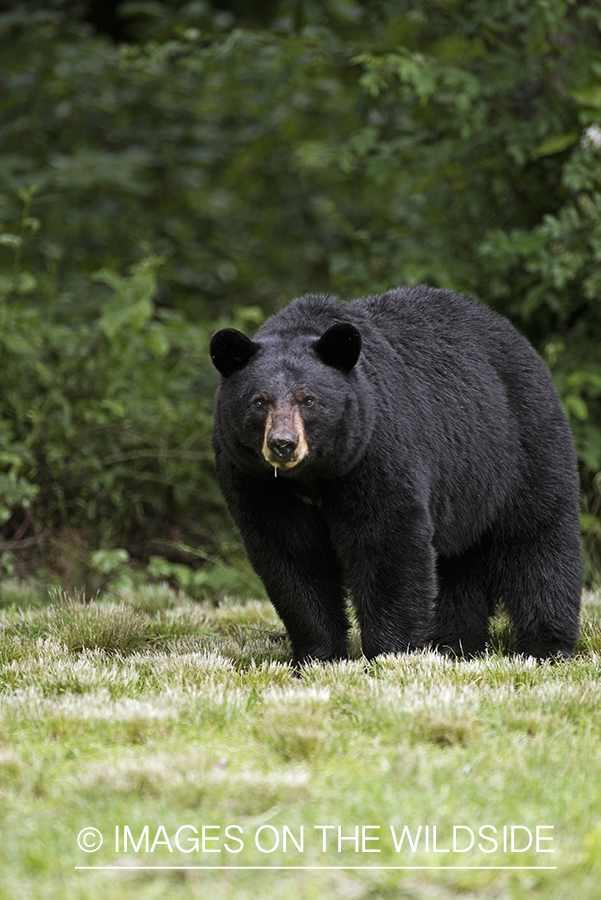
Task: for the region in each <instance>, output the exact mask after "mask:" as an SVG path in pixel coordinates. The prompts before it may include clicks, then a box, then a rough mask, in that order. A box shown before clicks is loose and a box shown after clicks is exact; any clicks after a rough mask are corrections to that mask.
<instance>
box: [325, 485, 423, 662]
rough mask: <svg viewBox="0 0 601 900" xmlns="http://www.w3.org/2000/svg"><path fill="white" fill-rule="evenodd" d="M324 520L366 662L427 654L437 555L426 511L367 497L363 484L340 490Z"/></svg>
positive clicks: (381, 495) (388, 497) (388, 495)
mask: <svg viewBox="0 0 601 900" xmlns="http://www.w3.org/2000/svg"><path fill="white" fill-rule="evenodd" d="M358 468H359V467H358ZM359 474H360V473H359V472H357V475H359ZM349 498H354V502H352V503H351V502H349ZM387 501H388V502H387ZM390 501H396V502H395V503H394V505H392V503H391V502H390ZM387 507H388V508H387ZM329 512H330V515H331V520H330V532H331V534H332V540H333V543H334V547H335V551H336V553H337V555H338V557H339V558H340V559H341V560H342V563H343V568H344V581H345V584H347V586H348V588H349V590H350V593H351V596H352V600H353V605H354V607H355V609H356V613H357V619H358V623H359V626H360V630H361V644H362V648H363V654H364V656H366V657H367V658H368V659H373V658H374V657H376V656H379V655H380V654H384V653H404V652H407V651H408V650H415V649H418V648H421V647H423V646H425V645H426V644H427V642H428V634H429V630H430V626H431V622H432V619H433V615H434V608H435V597H436V555H435V551H434V548H433V546H432V533H433V529H432V527H431V524H430V519H429V515H428V512H427V510H426V509H425V508H424V506H423V505H422V504H420V503H419V502H418V501H415V500H411V499H410V498H408V499H406V500H405V502H402V500H401V502H399V498H398V497H395V496H394V495H393V494H392V492H387V491H384V490H381V491H378V492H372V491H370V479H369V478H367V479H360V480H358V481H357V482H355V484H354V485H353V486H351V485H346V486H345V488H344V490H342V491H340V492H339V496H338V498H336V500H335V501H334V502H333V504H332V506H331V507H330V511H329Z"/></svg>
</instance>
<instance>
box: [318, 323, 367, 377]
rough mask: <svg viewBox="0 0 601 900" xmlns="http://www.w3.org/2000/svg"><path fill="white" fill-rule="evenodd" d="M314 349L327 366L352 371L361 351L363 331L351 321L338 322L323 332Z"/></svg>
mask: <svg viewBox="0 0 601 900" xmlns="http://www.w3.org/2000/svg"><path fill="white" fill-rule="evenodd" d="M313 349H314V350H315V352H316V353H317V355H318V356H319V358H320V359H321V360H322V362H324V363H325V364H326V365H327V366H333V367H334V368H335V369H340V370H341V371H342V372H350V371H351V369H352V368H353V366H354V365H355V363H356V362H357V360H358V359H359V354H360V353H361V332H360V331H359V329H358V328H355V326H354V325H351V323H350V322H338V324H337V325H332V327H331V328H328V330H327V331H326V332H324V334H322V336H321V337H320V339H319V340H318V341H316V342H315V343H314V344H313Z"/></svg>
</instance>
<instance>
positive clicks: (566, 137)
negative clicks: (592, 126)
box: [532, 131, 580, 159]
mask: <svg viewBox="0 0 601 900" xmlns="http://www.w3.org/2000/svg"><path fill="white" fill-rule="evenodd" d="M579 140H580V132H578V131H569V132H566V133H565V134H554V135H552V136H551V137H548V138H545V140H544V141H541V143H540V144H539V145H538V147H536V148H535V150H534V152H533V154H532V156H533V159H538V158H539V157H541V156H553V154H554V153H561V152H562V151H563V150H567V149H568V147H571V146H572V145H573V144H577V143H578V141H579Z"/></svg>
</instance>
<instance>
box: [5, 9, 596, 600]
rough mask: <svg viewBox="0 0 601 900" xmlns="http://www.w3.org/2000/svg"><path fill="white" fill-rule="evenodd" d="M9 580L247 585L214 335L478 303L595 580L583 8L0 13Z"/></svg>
mask: <svg viewBox="0 0 601 900" xmlns="http://www.w3.org/2000/svg"><path fill="white" fill-rule="evenodd" d="M0 52H1V57H0V58H1V66H0V373H1V384H0V528H1V534H0V578H1V579H4V581H5V583H6V581H7V580H9V581H10V580H11V579H29V580H30V582H31V583H32V584H39V585H43V584H48V583H49V582H54V583H56V582H59V583H62V584H63V585H66V586H69V585H73V584H79V585H84V586H85V588H86V590H88V591H91V592H93V591H95V590H98V589H99V588H101V587H103V586H105V585H107V584H111V583H112V584H118V585H127V584H135V583H136V582H143V581H144V580H148V579H150V580H152V579H169V580H170V581H171V582H172V583H174V584H176V585H179V586H180V587H183V588H185V589H186V590H187V591H189V592H190V593H191V594H192V595H193V596H198V597H202V596H211V595H219V594H223V593H236V594H237V595H245V594H246V595H248V594H258V593H260V587H259V586H258V583H257V581H256V579H255V578H254V576H253V575H252V573H251V572H250V570H249V568H248V565H247V564H246V562H245V560H244V555H243V553H242V552H241V548H240V544H239V541H238V538H237V536H236V533H235V531H234V528H233V526H232V524H231V522H230V520H229V519H228V517H227V514H226V512H225V509H224V505H223V503H222V500H221V498H220V495H219V491H218V489H217V487H216V484H215V481H214V477H213V467H212V459H211V451H210V435H211V415H212V406H213V399H214V392H215V388H216V385H217V377H216V373H215V372H214V371H213V369H212V367H211V365H210V363H209V360H208V357H207V343H208V338H209V336H210V334H211V333H212V332H213V331H214V330H215V329H216V328H217V327H219V326H221V325H223V324H233V325H235V326H236V327H239V328H241V329H243V330H247V331H250V332H252V331H253V330H254V329H255V328H256V326H258V325H259V324H260V323H261V322H262V321H263V319H264V317H265V316H267V315H269V314H270V313H272V312H273V311H275V310H277V309H278V308H280V307H281V306H283V305H285V304H286V303H287V302H288V301H289V300H290V299H291V298H292V297H293V296H296V295H298V294H301V293H304V292H305V291H309V290H314V291H330V292H333V293H336V294H338V295H339V296H341V297H344V298H346V299H351V298H353V297H355V296H359V295H361V294H366V293H376V292H379V291H384V290H386V289H388V288H391V287H395V286H397V285H400V284H405V283H409V284H417V283H427V284H431V285H435V286H440V287H446V288H451V289H454V290H458V291H463V292H466V293H468V294H471V295H473V296H475V297H477V298H479V299H480V300H482V301H483V302H484V303H487V304H489V305H490V306H492V307H494V308H495V309H496V310H498V311H499V312H501V313H503V314H504V315H507V316H508V317H509V318H510V319H512V321H513V322H514V323H515V324H516V325H517V326H518V328H520V330H521V331H523V332H524V333H525V334H526V335H527V336H528V338H529V339H530V340H531V341H532V342H533V344H534V345H535V346H536V347H537V349H538V350H539V351H540V353H541V354H542V355H543V357H544V358H545V360H546V362H547V363H548V365H549V367H550V369H551V372H552V375H553V378H554V380H555V383H556V385H557V387H558V389H559V391H560V394H561V396H562V400H563V402H564V405H565V409H566V412H567V413H568V415H569V418H570V422H571V425H572V428H573V430H574V435H575V439H576V445H577V450H578V457H579V465H580V473H581V479H582V496H583V520H582V522H583V538H584V544H585V549H586V555H587V578H588V580H589V581H595V580H596V581H599V580H601V521H600V518H601V6H600V5H599V4H598V2H596V0H590V2H588V0H487V2H486V3H483V2H481V0H411V2H409V0H372V2H369V3H367V2H365V3H360V2H358V0H212V2H203V0H191V2H185V0H163V2H156V0H148V2H144V0H142V2H132V0H122V2H119V0H107V2H105V0H81V2H76V0H74V2H67V0H43V2H42V0H40V2H37V0H27V2H10V3H0Z"/></svg>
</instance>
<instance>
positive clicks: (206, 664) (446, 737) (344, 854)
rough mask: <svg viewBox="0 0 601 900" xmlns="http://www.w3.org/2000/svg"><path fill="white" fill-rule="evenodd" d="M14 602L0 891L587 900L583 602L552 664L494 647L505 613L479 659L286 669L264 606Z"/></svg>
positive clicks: (600, 760) (593, 637)
mask: <svg viewBox="0 0 601 900" xmlns="http://www.w3.org/2000/svg"><path fill="white" fill-rule="evenodd" d="M30 599H31V598H30V596H29V595H28V593H27V588H26V587H23V589H22V592H21V594H20V593H19V586H18V585H17V584H15V583H11V585H10V592H9V594H7V595H6V596H5V598H4V601H5V602H3V603H0V605H1V606H2V608H1V609H0V817H1V818H0V835H1V840H0V870H1V871H2V872H3V873H4V874H3V878H2V880H1V881H0V898H2V900H4V898H7V900H9V898H10V900H13V898H16V897H18V898H23V900H29V898H36V900H37V898H44V900H45V898H55V897H56V898H61V900H62V898H65V900H75V898H77V900H88V898H89V900H92V898H97V897H103V898H108V900H125V898H131V897H134V896H135V897H136V898H141V900H154V898H161V900H163V898H174V900H179V898H182V900H183V898H205V897H209V896H210V897H211V898H216V900H221V898H242V900H245V898H248V900H250V898H255V897H257V896H262V895H264V896H269V897H270V898H274V900H289V898H294V900H297V898H309V900H312V898H322V897H324V896H326V897H328V898H334V900H338V898H339V900H376V898H383V900H384V898H391V900H392V898H402V900H413V898H415V900H418V898H419V900H422V898H423V900H446V898H454V897H461V898H465V900H476V898H479V900H480V898H485V900H505V898H511V900H514V898H516V900H517V898H525V897H528V898H529V900H530V898H535V900H536V898H545V900H547V898H548V900H564V898H565V897H566V896H567V895H568V894H570V895H571V894H574V895H576V894H577V896H578V897H579V900H597V897H598V896H599V880H600V878H601V690H600V676H601V593H597V594H590V595H589V596H588V597H587V600H586V605H585V611H584V615H583V625H582V637H581V641H580V644H579V649H578V654H577V657H576V659H574V660H572V661H569V662H560V663H557V664H548V663H545V664H543V665H536V664H535V663H534V661H533V660H527V659H522V658H518V657H515V656H512V655H510V654H508V653H506V652H505V651H504V647H505V646H506V643H507V633H506V627H505V625H504V624H503V622H502V621H501V622H499V623H498V627H497V633H496V635H495V639H494V641H493V649H491V651H490V652H489V654H488V655H487V656H486V658H484V659H481V660H476V661H470V662H463V661H453V660H448V659H444V658H441V657H439V656H436V655H434V654H430V653H423V654H415V655H411V656H406V657H398V658H397V657H385V658H382V659H379V660H377V661H376V662H375V663H373V664H369V665H368V664H365V662H364V661H362V660H361V659H360V658H356V659H353V660H351V661H349V662H346V663H341V664H337V665H329V666H315V667H312V668H310V669H308V670H307V671H306V672H305V673H304V675H303V676H302V677H301V678H298V677H296V676H295V675H294V673H293V672H292V670H291V669H290V667H289V665H288V661H289V649H288V645H287V642H286V640H285V636H284V634H283V629H282V627H281V624H280V622H279V620H278V619H277V617H276V615H275V613H274V611H273V609H272V608H271V606H270V605H269V604H268V603H264V602H252V603H246V604H244V605H241V604H236V603H235V602H230V603H224V604H222V605H220V606H217V607H215V608H213V607H211V606H209V605H205V604H198V603H193V602H191V601H189V600H187V599H186V598H185V597H183V596H181V595H177V594H175V593H174V592H172V591H171V590H169V589H168V588H167V587H164V586H155V587H149V588H145V589H139V590H135V591H133V590H132V591H121V592H120V594H118V595H113V596H107V597H105V598H102V599H101V600H99V601H97V602H93V603H84V602H82V601H81V600H78V599H77V598H75V599H73V598H68V597H65V596H60V595H56V596H55V597H54V602H53V603H52V604H51V605H44V604H40V603H39V601H38V600H36V601H35V603H34V604H33V605H31V604H30V605H28V602H29V600H30ZM32 602H33V601H32ZM354 648H355V650H354V655H355V656H358V641H357V638H356V636H355V639H354ZM316 826H317V827H316ZM323 826H328V827H327V828H324V827H323ZM404 826H407V829H408V831H407V832H406V834H405V838H404V841H403V845H402V847H401V849H400V850H399V851H398V852H397V850H396V849H395V840H396V841H397V842H398V841H399V840H400V837H401V835H402V833H403V828H404ZM420 826H421V831H420V832H419V838H418V829H419V828H420ZM454 826H455V839H456V842H457V843H456V846H455V847H454V846H453V828H454ZM458 826H462V827H458ZM486 826H489V827H486ZM512 826H513V828H514V831H513V838H514V850H513V852H512V849H511V836H512V832H511V827H512ZM537 826H538V827H539V832H538V837H539V847H538V852H537V851H536V846H535V844H536V828H537ZM549 826H553V827H552V829H551V828H550V827H549ZM89 827H94V828H96V829H98V830H99V831H100V832H101V833H102V835H103V838H104V840H103V844H102V847H101V848H100V849H99V850H98V851H97V852H90V853H86V852H84V851H83V850H81V849H80V848H79V847H78V842H77V841H78V835H79V834H80V832H81V831H82V829H85V828H89ZM434 828H436V844H434V830H433V829H434ZM493 828H495V829H496V832H495V831H493ZM116 829H118V831H116ZM126 829H127V830H126ZM178 829H180V831H179V836H178ZM203 829H204V830H203ZM339 829H340V830H339ZM392 829H393V830H394V832H393V830H392ZM480 829H483V831H482V833H479V830H480ZM472 834H473V835H474V845H473V847H472V848H471V849H468V850H464V848H466V847H467V846H468V845H469V843H470V840H471V835H472ZM530 834H532V835H533V846H532V847H531V848H530V849H527V850H522V849H521V848H522V847H525V846H526V844H527V842H528V839H529V835H530ZM116 835H118V838H119V849H118V850H117V848H116ZM426 836H427V838H428V844H427V845H426ZM546 837H552V840H551V841H547V842H545V841H544V838H546ZM126 838H127V852H125V850H124V842H125V839H126ZM339 838H340V842H339ZM89 839H90V840H91V837H90V838H89ZM409 839H411V841H413V843H414V846H415V851H413V850H412V849H411V846H410V842H409ZM82 840H83V836H82ZM203 840H204V848H203ZM324 840H325V850H324V843H323V841H324ZM493 840H495V841H496V843H497V846H496V849H495V846H494V844H493ZM132 842H133V843H132ZM505 842H506V843H507V848H506V849H505V847H504V843H505ZM178 844H179V847H178ZM478 845H479V846H478ZM136 846H137V847H138V850H137V851H136V849H135V847H136ZM298 847H302V850H299V849H298ZM146 848H147V849H146ZM339 848H340V849H339ZM545 849H553V850H554V852H553V853H549V852H542V851H544V850H545ZM370 850H379V851H380V852H379V853H376V852H369V851H370ZM445 850H447V851H448V852H442V851H445ZM486 851H492V852H486ZM92 865H93V866H114V867H116V868H113V869H108V870H99V869H85V870H82V869H77V868H76V866H92ZM134 865H137V866H213V867H217V866H221V867H224V866H235V867H238V868H237V870H236V869H229V870H226V869H218V868H214V870H213V871H207V870H204V869H181V868H180V869H173V870H166V869H153V870H149V869H146V870H132V869H128V867H131V866H134ZM250 866H261V867H264V866H269V867H275V866H304V867H309V866H320V867H347V868H336V869H334V868H323V869H321V870H314V869H308V868H305V870H304V871H303V870H299V869H273V868H272V869H271V870H269V869H249V868H242V867H250ZM365 866H370V867H376V866H377V867H379V868H371V869H364V868H363V869H362V868H350V867H365ZM391 866H408V867H432V866H447V867H451V868H445V869H433V868H409V869H404V870H398V869H397V870H392V869H390V868H385V867H391ZM476 866H480V867H481V866H487V867H493V866H494V867H501V866H503V867H520V868H513V869H511V868H495V869H492V868H487V869H482V868H473V867H476ZM534 866H537V867H540V866H554V867H555V868H553V869H548V868H545V869H543V868H525V867H534ZM459 867H463V868H459ZM466 867H471V868H466Z"/></svg>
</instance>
